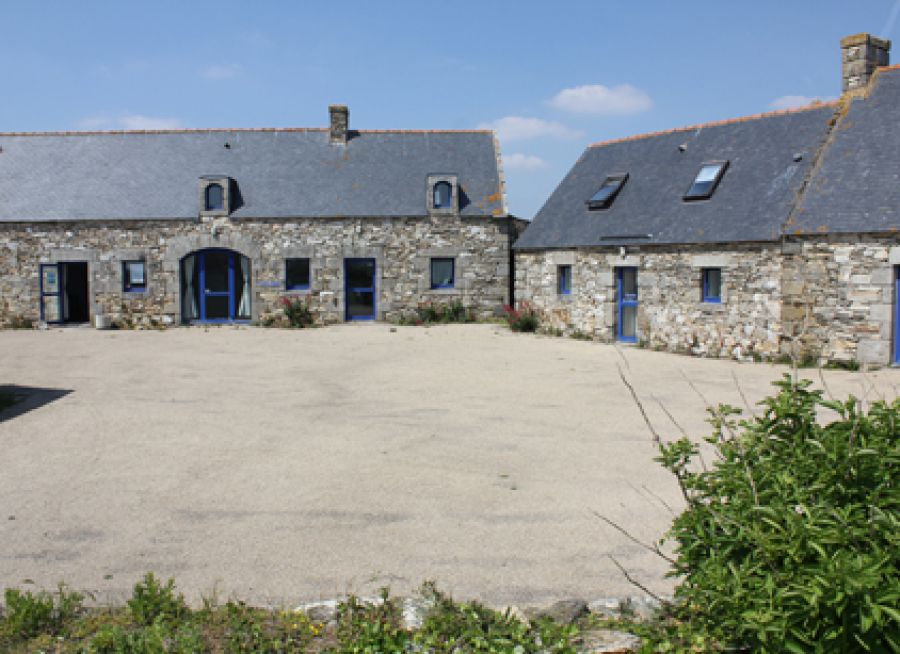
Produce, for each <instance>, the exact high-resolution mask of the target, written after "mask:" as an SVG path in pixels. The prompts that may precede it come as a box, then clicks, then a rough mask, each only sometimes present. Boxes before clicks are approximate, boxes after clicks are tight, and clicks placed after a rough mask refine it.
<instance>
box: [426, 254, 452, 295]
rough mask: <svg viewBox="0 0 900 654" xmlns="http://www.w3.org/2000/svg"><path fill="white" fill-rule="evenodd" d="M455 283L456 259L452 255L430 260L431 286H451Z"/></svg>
mask: <svg viewBox="0 0 900 654" xmlns="http://www.w3.org/2000/svg"><path fill="white" fill-rule="evenodd" d="M455 285H456V261H455V260H454V259H453V258H452V257H435V258H434V259H432V260H431V288H453V287H454V286H455Z"/></svg>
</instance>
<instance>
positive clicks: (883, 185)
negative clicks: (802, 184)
mask: <svg viewBox="0 0 900 654" xmlns="http://www.w3.org/2000/svg"><path fill="white" fill-rule="evenodd" d="M870 84H871V86H870V87H869V88H868V94H867V95H866V96H864V97H862V98H857V99H854V100H853V102H852V103H851V104H850V107H849V109H848V111H847V112H846V114H845V115H842V116H841V118H840V120H839V121H838V122H837V124H836V126H835V129H834V131H833V133H832V135H831V139H830V141H829V144H828V147H827V148H825V150H824V152H823V154H822V157H821V161H820V164H819V166H818V167H817V169H816V172H815V174H814V175H813V177H812V180H811V182H810V184H809V187H808V189H807V191H806V193H805V194H804V196H803V200H802V202H801V203H800V205H799V208H798V210H797V211H796V212H795V213H794V215H793V217H792V218H791V220H790V222H789V224H788V225H787V226H786V232H787V233H789V234H795V233H810V232H816V233H821V232H838V233H841V232H882V231H896V230H898V229H900V66H893V67H889V68H882V69H879V70H878V72H877V73H876V75H875V77H874V79H873V80H872V82H871V83H870Z"/></svg>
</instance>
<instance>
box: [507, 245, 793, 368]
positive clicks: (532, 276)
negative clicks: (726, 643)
mask: <svg viewBox="0 0 900 654" xmlns="http://www.w3.org/2000/svg"><path fill="white" fill-rule="evenodd" d="M567 264H568V265H571V266H572V291H571V294H570V295H560V294H559V293H557V267H558V266H559V265H567ZM623 266H634V267H636V268H637V269H638V288H639V304H638V342H639V343H640V344H642V345H644V346H647V347H650V348H653V349H660V350H667V351H671V352H683V353H689V354H696V355H703V356H717V357H718V356H724V357H729V356H740V357H750V356H754V357H760V358H764V357H774V356H777V355H778V352H779V335H780V332H781V311H780V303H781V284H780V279H781V257H780V246H779V245H777V244H771V245H747V246H735V247H718V248H710V247H704V246H679V248H678V251H672V250H671V249H665V248H653V247H643V248H641V249H640V251H639V252H629V253H628V254H626V255H624V256H622V255H621V254H619V251H618V249H617V248H609V249H591V250H586V249H579V250H559V251H549V252H540V253H537V252H517V253H516V297H517V298H518V299H519V300H524V301H529V302H531V303H533V304H534V305H535V307H536V308H537V309H538V310H539V311H540V312H541V314H542V315H543V317H544V320H545V324H546V325H547V326H549V327H550V328H551V329H558V330H562V331H563V332H564V333H574V332H580V333H583V334H588V335H590V336H593V337H594V338H597V339H599V340H603V341H613V340H615V338H616V327H617V325H616V322H617V320H618V315H617V313H618V312H617V299H616V268H618V267H623ZM704 268H721V269H722V302H721V303H708V302H703V301H702V300H703V298H702V274H703V273H702V270H703V269H704Z"/></svg>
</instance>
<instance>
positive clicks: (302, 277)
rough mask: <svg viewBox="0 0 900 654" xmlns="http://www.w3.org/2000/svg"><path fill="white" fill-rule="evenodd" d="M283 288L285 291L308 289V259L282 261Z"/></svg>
mask: <svg viewBox="0 0 900 654" xmlns="http://www.w3.org/2000/svg"><path fill="white" fill-rule="evenodd" d="M284 288H285V290H287V291H305V290H307V289H308V288H309V259H285V260H284Z"/></svg>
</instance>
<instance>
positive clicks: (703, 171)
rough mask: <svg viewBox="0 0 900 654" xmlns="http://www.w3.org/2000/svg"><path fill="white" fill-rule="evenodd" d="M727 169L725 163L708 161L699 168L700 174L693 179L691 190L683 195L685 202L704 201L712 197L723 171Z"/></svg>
mask: <svg viewBox="0 0 900 654" xmlns="http://www.w3.org/2000/svg"><path fill="white" fill-rule="evenodd" d="M726 168H728V162H727V161H709V162H707V163H705V164H703V165H702V166H701V167H700V172H698V173H697V177H695V178H694V183H693V184H691V188H689V189H688V192H687V193H685V195H684V199H685V200H706V199H709V198H710V197H712V194H713V191H715V190H716V186H718V185H719V181H720V180H721V179H722V175H723V174H724V173H725V169H726Z"/></svg>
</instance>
